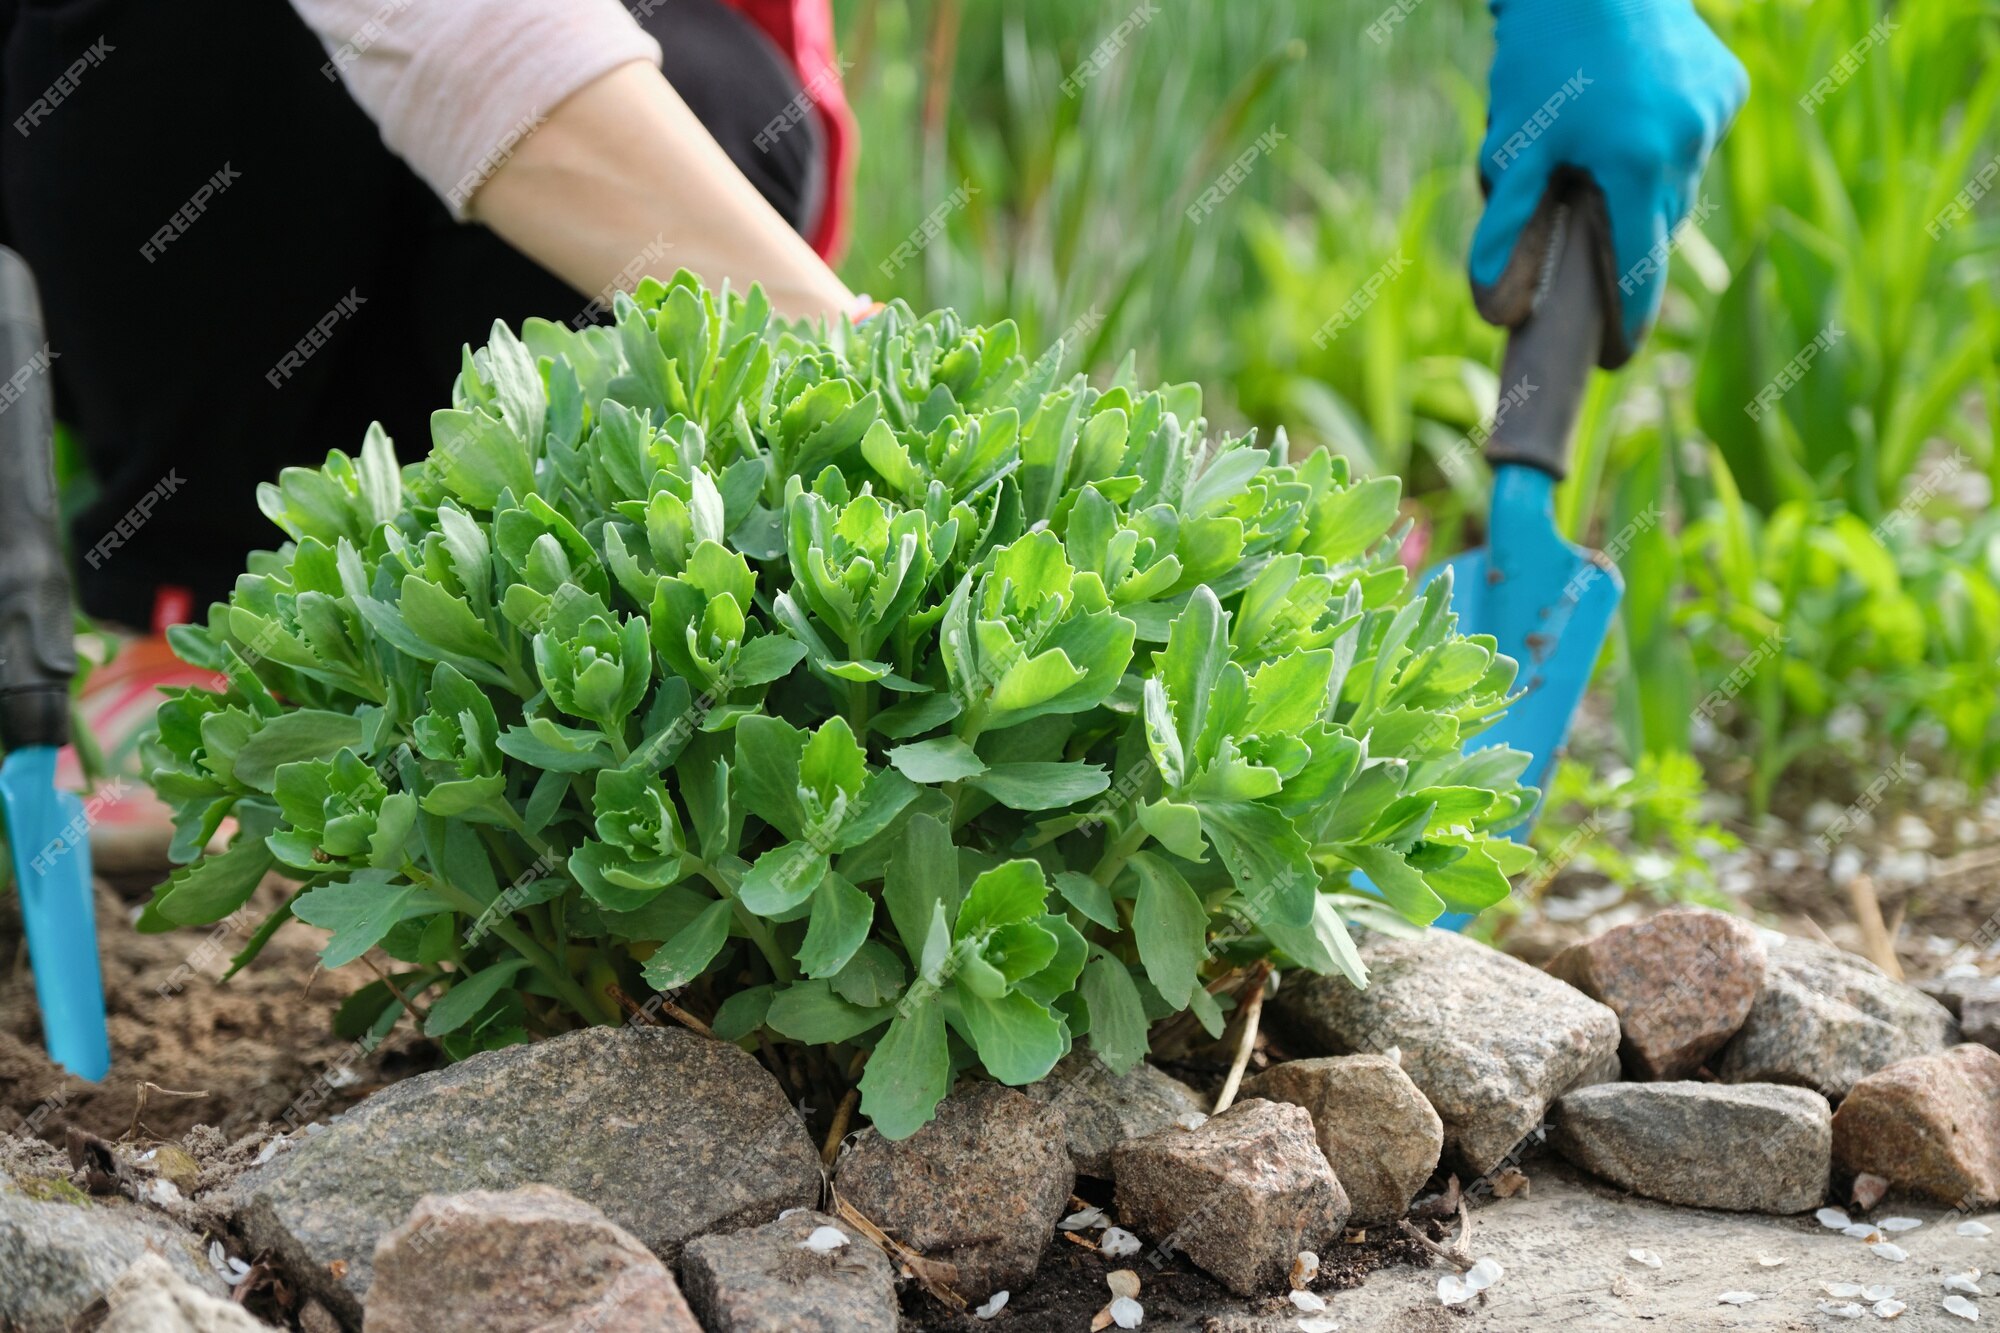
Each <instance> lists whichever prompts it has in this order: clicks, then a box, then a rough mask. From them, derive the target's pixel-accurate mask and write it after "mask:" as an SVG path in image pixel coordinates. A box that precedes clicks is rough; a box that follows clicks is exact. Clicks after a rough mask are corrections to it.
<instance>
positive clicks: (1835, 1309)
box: [1813, 1301, 1861, 1319]
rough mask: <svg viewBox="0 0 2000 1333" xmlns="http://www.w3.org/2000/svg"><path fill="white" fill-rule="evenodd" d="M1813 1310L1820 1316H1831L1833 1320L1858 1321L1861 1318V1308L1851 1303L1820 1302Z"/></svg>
mask: <svg viewBox="0 0 2000 1333" xmlns="http://www.w3.org/2000/svg"><path fill="white" fill-rule="evenodd" d="M1813 1308H1814V1309H1815V1310H1818V1311H1819V1312H1820V1313H1821V1314H1823V1315H1831V1316H1832V1317H1833V1318H1835V1319H1859V1318H1860V1317H1861V1307H1860V1306H1858V1305H1856V1304H1855V1303H1854V1302H1853V1301H1844V1302H1843V1301H1821V1302H1820V1303H1819V1304H1818V1305H1816V1306H1814V1307H1813Z"/></svg>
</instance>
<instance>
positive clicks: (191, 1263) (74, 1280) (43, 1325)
mask: <svg viewBox="0 0 2000 1333" xmlns="http://www.w3.org/2000/svg"><path fill="white" fill-rule="evenodd" d="M148 1253H156V1254H159V1255H161V1256H163V1257H164V1258H165V1259H166V1261H167V1263H168V1264H170V1265H171V1266H172V1268H173V1271H174V1272H175V1273H177V1274H179V1275H180V1277H181V1278H182V1279H184V1280H185V1281H187V1282H189V1283H191V1284H192V1285H194V1286H195V1287H196V1288H198V1289H199V1290H201V1291H204V1292H207V1293H209V1294H210V1295H214V1296H226V1295H228V1294H229V1289H228V1288H227V1287H225V1286H224V1285H223V1283H222V1281H221V1279H219V1278H218V1277H216V1275H215V1272H214V1270H213V1269H211V1268H210V1267H209V1265H208V1260H207V1257H206V1256H205V1255H204V1254H203V1253H202V1248H201V1243H200V1241H199V1240H198V1239H197V1238H196V1237H194V1236H192V1235H190V1234H189V1233H187V1232H185V1231H182V1230H181V1229H180V1228H178V1227H175V1226H170V1225H168V1224H166V1223H165V1222H163V1221H160V1220H158V1214H155V1213H149V1212H147V1211H144V1210H142V1209H139V1208H136V1207H126V1206H122V1205H119V1204H116V1203H111V1204H100V1203H96V1202H88V1203H85V1202H68V1201H64V1200H62V1199H59V1198H54V1197H53V1196H52V1199H51V1201H47V1202H44V1201H42V1200H40V1199H35V1198H30V1197H28V1196H27V1195H25V1194H20V1193H17V1192H15V1190H13V1189H11V1188H0V1328H4V1329H8V1330H10V1333H66V1330H68V1329H69V1327H70V1326H71V1321H72V1320H74V1319H75V1318H76V1317H77V1316H79V1315H81V1314H82V1313H83V1312H84V1311H85V1310H87V1309H89V1308H90V1306H91V1305H92V1304H93V1303H95V1302H96V1301H98V1300H101V1299H103V1298H104V1297H105V1295H106V1293H108V1292H109V1291H110V1289H111V1286H112V1284H113V1283H115V1282H117V1281H118V1279H119V1278H120V1277H122V1276H123V1275H124V1274H125V1272H126V1271H127V1270H128V1269H130V1268H131V1266H132V1265H133V1264H134V1263H135V1262H137V1261H138V1260H139V1259H140V1258H141V1257H143V1256H144V1255H146V1254H148Z"/></svg>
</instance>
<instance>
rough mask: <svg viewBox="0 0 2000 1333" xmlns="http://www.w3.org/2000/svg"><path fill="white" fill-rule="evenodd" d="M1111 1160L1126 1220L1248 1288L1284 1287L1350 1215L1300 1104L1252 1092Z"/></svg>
mask: <svg viewBox="0 0 2000 1333" xmlns="http://www.w3.org/2000/svg"><path fill="white" fill-rule="evenodd" d="M1112 1158H1113V1170H1114V1172H1115V1173H1116V1175H1117V1179H1118V1186H1117V1199H1118V1216H1119V1219H1120V1220H1121V1221H1123V1222H1124V1223H1125V1225H1127V1226H1128V1227H1131V1228H1132V1229H1133V1230H1134V1231H1137V1232H1138V1233H1139V1234H1140V1235H1141V1236H1144V1237H1145V1238H1146V1239H1148V1240H1150V1241H1152V1242H1153V1243H1154V1245H1155V1246H1157V1247H1158V1248H1159V1249H1160V1250H1161V1251H1162V1252H1164V1253H1167V1254H1173V1253H1181V1254H1185V1255H1186V1256H1187V1257H1188V1260H1189V1261H1190V1262H1192V1263H1193V1264H1195V1265H1196V1266H1198V1267H1200V1268H1202V1269H1204V1270H1205V1271H1207V1272H1208V1273H1209V1274H1211V1275H1212V1276H1214V1277H1215V1278H1216V1279H1217V1280H1219V1281H1220V1282H1221V1283H1222V1284H1223V1285H1224V1286H1226V1287H1228V1288H1229V1289H1230V1290H1231V1291H1233V1292H1236V1293H1237V1294H1238V1295H1241V1296H1249V1295H1254V1294H1256V1293H1260V1292H1271V1291H1276V1290H1278V1289H1280V1288H1281V1287H1283V1286H1284V1284H1285V1279H1286V1277H1287V1276H1288V1275H1289V1274H1290V1273H1291V1270H1292V1261H1293V1260H1294V1259H1296V1258H1297V1257H1298V1254H1299V1251H1301V1250H1312V1251H1315V1252H1317V1251H1318V1250H1319V1249H1320V1248H1321V1247H1322V1246H1325V1245H1330V1244H1332V1243H1333V1242H1334V1241H1336V1240H1338V1239H1339V1238H1340V1232H1341V1228H1342V1227H1343V1226H1344V1225H1346V1222H1347V1213H1348V1206H1347V1194H1346V1192H1345V1191H1343V1190H1342V1189H1341V1187H1340V1181H1339V1179H1338V1178H1337V1177H1335V1175H1334V1173H1333V1168H1332V1167H1331V1166H1329V1165H1328V1164H1327V1160H1326V1154H1324V1153H1322V1152H1321V1151H1320V1150H1319V1144H1318V1142H1317V1141H1316V1140H1315V1139H1314V1138H1313V1122H1312V1117H1311V1116H1310V1115H1309V1114H1307V1112H1306V1109H1305V1108H1304V1107H1302V1106H1292V1105H1289V1104H1287V1103H1284V1102H1270V1101H1265V1100H1264V1099H1263V1098H1261V1097H1252V1098H1250V1099H1249V1100H1247V1101H1240V1102H1237V1103H1236V1104H1235V1105H1234V1106H1232V1107H1230V1108H1229V1109H1228V1110H1227V1111H1224V1112H1223V1113H1222V1114H1221V1115H1218V1116H1215V1117H1213V1118H1211V1119H1210V1120H1208V1121H1207V1122H1206V1123H1205V1124H1203V1125H1202V1126H1201V1127H1200V1128H1199V1129H1183V1128H1182V1127H1180V1126H1179V1125H1172V1126H1169V1127H1168V1128H1166V1129H1161V1130H1156V1131H1154V1132H1153V1133H1151V1134H1148V1135H1147V1136H1146V1137H1145V1138H1143V1139H1133V1140H1132V1141H1131V1142H1129V1143H1122V1144H1120V1145H1119V1146H1118V1147H1117V1149H1116V1150H1114V1151H1113V1153H1112Z"/></svg>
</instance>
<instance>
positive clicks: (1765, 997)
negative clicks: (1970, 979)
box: [1710, 938, 1958, 1101]
mask: <svg viewBox="0 0 2000 1333" xmlns="http://www.w3.org/2000/svg"><path fill="white" fill-rule="evenodd" d="M1770 960H1771V962H1770V968H1769V970H1768V971H1767V972H1766V974H1765V978H1764V988H1763V989H1762V990H1761V991H1759V992H1758V994H1757V1000H1756V1002H1755V1003H1754V1004H1752V1005H1751V1006H1750V1016H1749V1017H1748V1018H1747V1019H1745V1020H1744V1022H1743V1027H1742V1030H1741V1031H1739V1032H1738V1033H1737V1034H1736V1036H1735V1038H1734V1039H1732V1040H1731V1041H1730V1043H1729V1044H1728V1045H1727V1046H1725V1047H1723V1049H1722V1054H1721V1055H1720V1056H1719V1057H1718V1058H1717V1059H1716V1061H1715V1062H1714V1063H1713V1064H1712V1065H1711V1066H1710V1067H1711V1068H1712V1069H1713V1070H1714V1071H1715V1074H1716V1077H1718V1078H1720V1079H1722V1080H1723V1081H1724V1082H1727V1083H1791V1084H1795V1085H1797V1086H1799V1087H1805V1088H1812V1089H1813V1090H1814V1091H1816V1092H1819V1093H1822V1094H1824V1095H1825V1096H1827V1097H1829V1098H1831V1099H1833V1100H1835V1101H1838V1100H1839V1099H1840V1098H1842V1097H1845V1096H1846V1095H1847V1092H1848V1089H1850V1088H1852V1087H1853V1086H1854V1085H1855V1084H1856V1083H1857V1082H1859V1081H1860V1080H1861V1079H1862V1078H1864V1077H1865V1076H1867V1075H1869V1074H1872V1073H1874V1072H1875V1071H1876V1070H1878V1069H1882V1068H1885V1067H1887V1066H1889V1065H1892V1064H1895V1063H1896V1062H1897V1061H1898V1060H1907V1059H1909V1058H1910V1057H1911V1056H1914V1055H1929V1054H1932V1053H1934V1052H1937V1051H1941V1050H1943V1049H1945V1048H1946V1047H1947V1046H1950V1045H1952V1044H1953V1043H1955V1042H1956V1041H1957V1040H1958V1024H1957V1023H1956V1022H1955V1021H1953V1019H1952V1016H1951V1014H1950V1013H1949V1012H1948V1011H1947V1010H1946V1009H1945V1007H1944V1006H1943V1005H1941V1004H1939V1003H1938V1002H1937V1001H1936V1000H1933V999H1931V998H1930V997H1929V996H1927V995H1924V994H1922V993H1921V992H1919V991H1917V990H1915V989H1914V988H1912V987H1909V986H1905V985H1904V984H1903V983H1901V982H1900V981H1895V980H1892V979H1891V978H1890V977H1888V976H1887V975H1885V974H1884V973H1883V972H1882V970H1881V969H1880V968H1878V967H1876V966H1875V965H1874V964H1873V963H1870V962H1868V961H1867V960H1866V959H1862V958H1857V957H1856V956H1855V955H1853V954H1851V953H1846V952H1843V951H1842V950H1839V949H1835V948H1832V947H1831V946H1829V945H1825V944H1818V943H1815V942H1814V941H1812V940H1799V939H1791V938H1779V939H1778V940H1777V941H1776V942H1774V943H1772V944H1771V946H1770Z"/></svg>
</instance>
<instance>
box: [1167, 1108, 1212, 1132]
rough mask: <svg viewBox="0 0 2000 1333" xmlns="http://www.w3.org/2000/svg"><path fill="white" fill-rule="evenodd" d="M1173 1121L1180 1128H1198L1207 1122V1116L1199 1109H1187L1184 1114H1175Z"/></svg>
mask: <svg viewBox="0 0 2000 1333" xmlns="http://www.w3.org/2000/svg"><path fill="white" fill-rule="evenodd" d="M1174 1123H1175V1124H1176V1125H1179V1126H1180V1127H1181V1128H1182V1129H1200V1128H1201V1127H1202V1126H1203V1125H1205V1124H1207V1123H1208V1117H1207V1116H1205V1115H1203V1114H1202V1113H1201V1112H1199V1111H1189V1112H1188V1113H1187V1114H1186V1115H1183V1116H1175V1117H1174Z"/></svg>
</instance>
